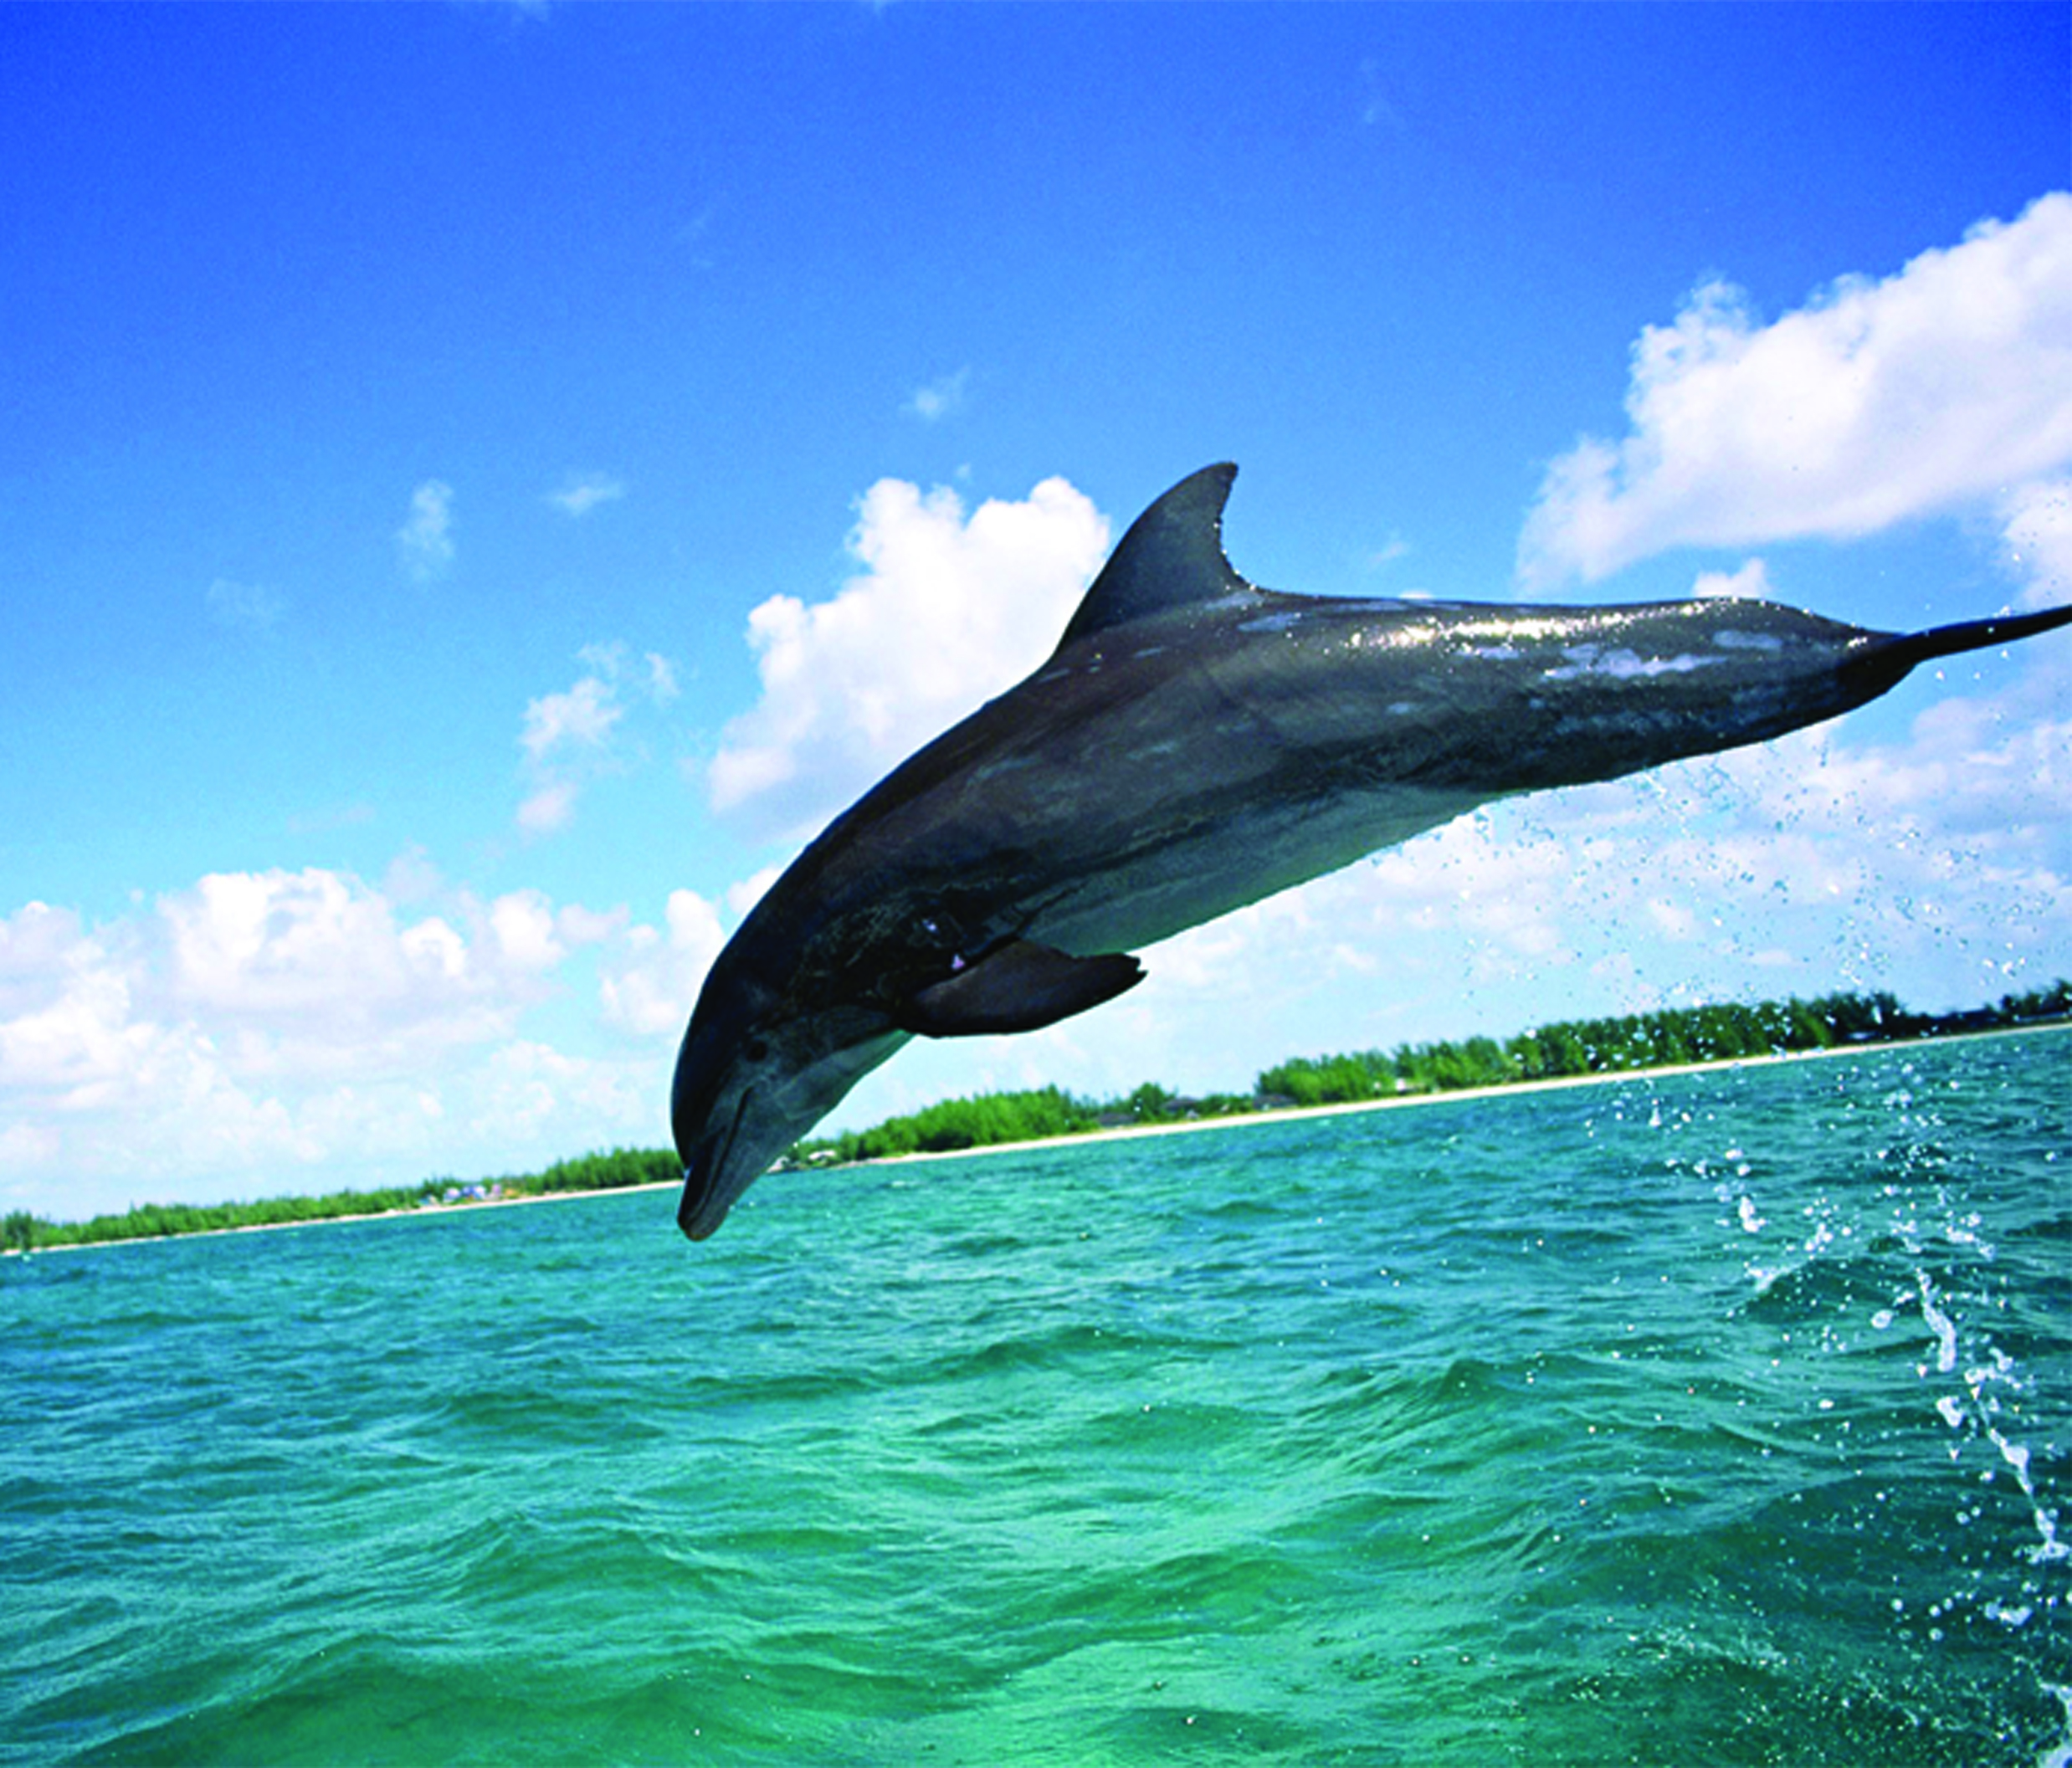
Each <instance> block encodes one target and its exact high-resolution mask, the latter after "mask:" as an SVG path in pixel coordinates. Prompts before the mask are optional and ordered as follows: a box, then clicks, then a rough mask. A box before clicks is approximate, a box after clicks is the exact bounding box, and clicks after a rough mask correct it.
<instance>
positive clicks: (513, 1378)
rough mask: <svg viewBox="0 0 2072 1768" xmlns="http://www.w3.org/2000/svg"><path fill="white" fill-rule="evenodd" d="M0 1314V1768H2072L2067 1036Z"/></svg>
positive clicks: (816, 1187)
mask: <svg viewBox="0 0 2072 1768" xmlns="http://www.w3.org/2000/svg"><path fill="white" fill-rule="evenodd" d="M673 1207H674V1204H673V1199H672V1198H671V1197H669V1196H667V1195H664V1194H662V1193H659V1192H646V1193H639V1194H632V1195H622V1196H617V1197H601V1198H587V1199H582V1200H578V1201H572V1202H559V1203H549V1204H542V1205H538V1206H535V1207H524V1208H508V1209H500V1210H481V1211H475V1212H455V1213H451V1214H448V1215H445V1216H442V1217H437V1218H434V1219H401V1220H389V1221H381V1222H362V1223H357V1224H340V1225H333V1226H321V1227H310V1228H305V1229H300V1230H296V1231H293V1232H275V1233H261V1234H249V1235H242V1236H233V1237H224V1238H211V1239H203V1240H187V1241H179V1242H171V1243H157V1244H151V1245H138V1246H129V1247H119V1248H105V1249H100V1250H90V1251H84V1252H76V1253H74V1252H67V1253H44V1254H39V1255H38V1256H36V1257H34V1258H30V1259H28V1260H27V1261H21V1260H11V1261H8V1262H7V1263H4V1264H0V1400H3V1402H4V1412H0V1759H4V1760H8V1761H16V1762H36V1763H45V1762H64V1761H125V1762H127V1761H135V1762H201V1763H254V1764H294V1763H357V1762H375V1761H378V1762H403V1763H411V1762H425V1763H449V1762H529V1761H554V1762H561V1761H569V1762H668V1763H679V1762H680V1763H737V1762H738V1763H749V1762H781V1763H787V1764H790V1763H808V1764H811V1763H827V1764H856V1765H888V1768H890V1765H900V1768H904V1765H910V1764H951V1763H972V1764H1057V1765H1069V1768H1090V1765H1102V1764H1135V1763H1169V1762H1176V1763H1187V1762H1198V1763H1216V1764H1223V1763H1232V1762H1248V1761H1258V1762H1270V1763H1287V1764H1297V1763H1319V1764H1322V1763H1346V1764H1361V1765H1381V1764H1394V1763H1400V1764H1404V1765H1416V1768H1431V1765H1444V1764H1460V1765H1469V1764H1473V1765H1477V1768H1481V1765H1486V1764H1492V1763H1519V1764H1533V1765H1536V1768H1545V1765H1548V1764H1568V1763H1576V1764H1598V1763H1661V1764H1665V1765H1669V1764H1674V1765H1676V1768H1693V1765H1698V1764H1705V1765H1714V1764H1730V1763H1767V1764H1816V1763H1818V1764H1832V1765H1837V1768H1872V1765H1897V1764H1951V1765H1964V1768H1976V1765H1980V1764H1989V1763H2012V1764H2022V1765H2025V1768H2026V1765H2049V1768H2063V1765H2064V1764H2066V1763H2067V1762H2068V1761H2072V1721H2069V1719H2068V1713H2069V1711H2072V1553H2069V1550H2068V1544H2072V1514H2067V1513H2065V1512H2064V1498H2065V1495H2066V1493H2067V1489H2068V1482H2069V1481H2072V1035H2068V1034H2066V1033H2034V1034H2029V1035H2026V1036H2023V1037H2018V1038H1998V1039H1991V1040H1973V1041H1967V1042H1964V1043H1952V1044H1945V1045H1941V1046H1936V1047H1921V1048H1910V1049H1895V1050H1886V1051H1880V1052H1875V1053H1864V1054H1860V1055H1852V1056H1849V1057H1845V1058H1835V1059H1829V1060H1821V1061H1805V1062H1797V1063H1785V1064H1780V1065H1777V1066H1772V1067H1760V1068H1742V1069H1736V1070H1721V1071H1713V1072H1710V1073H1705V1074H1689V1075H1681V1076H1671V1077H1663V1078H1659V1079H1651V1080H1650V1079H1638V1080H1633V1081H1631V1082H1625V1083H1621V1084H1616V1085H1603V1086H1592V1087H1583V1088H1576V1089H1563V1090H1546V1091H1535V1092H1530V1093H1524V1092H1521V1093H1516V1094H1509V1095H1506V1096H1504V1097H1500V1098H1497V1099H1479V1100H1456V1101H1448V1102H1444V1103H1439V1104H1424V1105H1419V1106H1416V1107H1413V1108H1410V1109H1401V1110H1387V1111H1381V1112H1376V1113H1372V1114H1367V1115H1359V1116H1349V1117H1339V1118H1331V1119H1321V1120H1306V1121H1299V1122H1284V1123H1279V1124H1256V1125H1247V1126H1244V1127H1240V1128H1234V1129H1231V1130H1222V1131H1218V1132H1216V1133H1213V1134H1203V1135H1179V1136H1172V1137H1167V1138H1160V1139H1154V1140H1137V1141H1123V1142H1115V1143H1109V1144H1106V1145H1082V1146H1077V1147H1065V1148H1059V1149H1053V1150H1039V1151H1030V1152H1023V1153H1017V1154H996V1155H991V1156H983V1157H978V1158H971V1159H964V1160H949V1161H931V1162H925V1163H916V1164H911V1165H905V1166H882V1167H875V1168H869V1169H856V1170H851V1171H828V1172H819V1173H813V1174H799V1175H790V1176H777V1177H773V1178H770V1179H767V1180H765V1181H763V1182H762V1184H761V1185H759V1186H757V1187H756V1190H755V1191H753V1192H751V1195H750V1197H749V1198H748V1199H747V1200H746V1202H744V1204H743V1205H742V1206H741V1207H739V1208H737V1209H736V1212H735V1213H734V1215H733V1217H732V1218H731V1220H730V1221H729V1222H728V1224H727V1226H726V1229H725V1230H724V1231H723V1232H721V1234H720V1235H719V1237H718V1238H715V1239H714V1240H713V1241H711V1242H710V1243H707V1244H706V1245H705V1246H704V1247H702V1248H693V1247H691V1246H690V1245H689V1244H687V1243H685V1242H684V1241H682V1240H681V1239H680V1238H679V1237H678V1235H677V1233H676V1231H675V1228H674V1225H673V1222H672V1211H673Z"/></svg>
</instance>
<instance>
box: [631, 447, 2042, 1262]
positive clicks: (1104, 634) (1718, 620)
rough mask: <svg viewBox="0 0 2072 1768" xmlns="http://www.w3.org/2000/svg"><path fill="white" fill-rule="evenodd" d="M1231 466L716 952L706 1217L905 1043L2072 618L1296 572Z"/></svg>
mask: <svg viewBox="0 0 2072 1768" xmlns="http://www.w3.org/2000/svg"><path fill="white" fill-rule="evenodd" d="M1236 470H1237V469H1235V468H1234V467H1231V466H1215V467H1209V468H1207V469H1204V470H1203V471H1202V472H1199V473H1197V474H1194V475H1193V477H1192V478H1191V479H1185V480H1183V481H1182V483H1181V484H1178V485H1176V486H1175V487H1174V488H1173V489H1172V490H1170V491H1168V492H1167V494H1166V495H1164V496H1163V497H1162V498H1160V499H1159V500H1158V501H1157V503H1155V504H1153V505H1151V508H1150V509H1149V510H1146V511H1145V513H1144V514H1143V515H1141V517H1139V518H1138V520H1137V521H1136V523H1135V525H1133V526H1132V527H1131V530H1130V531H1129V532H1128V533H1127V534H1126V535H1125V536H1123V539H1122V542H1121V545H1120V546H1117V547H1116V548H1115V551H1114V553H1113V554H1112V555H1111V556H1110V558H1109V561H1108V563H1107V565H1106V566H1105V568H1104V569H1103V571H1101V574H1100V577H1099V578H1097V579H1096V580H1095V583H1094V586H1093V587H1092V588H1091V589H1090V590H1089V591H1088V592H1087V593H1086V597H1085V601H1084V602H1081V603H1080V608H1079V612H1077V613H1076V614H1075V615H1074V617H1073V619H1072V622H1071V624H1070V625H1069V626H1068V627H1067V628H1065V633H1064V638H1063V639H1062V640H1061V641H1060V642H1059V646H1058V648H1057V650H1056V651H1055V653H1053V655H1052V656H1051V658H1050V659H1049V661H1048V662H1047V663H1045V664H1044V665H1043V666H1042V667H1041V668H1040V669H1038V670H1037V671H1036V673H1035V674H1033V675H1031V676H1030V677H1029V678H1028V679H1027V680H1026V681H1024V682H1023V683H1021V684H1020V685H1018V686H1017V687H1014V688H1012V689H1008V692H1006V693H1005V694H1002V695H1000V697H999V698H998V699H997V700H992V701H990V702H988V703H987V705H984V706H982V707H981V708H980V709H979V710H977V712H975V713H973V714H972V715H971V716H970V717H969V718H967V719H966V720H964V721H963V722H962V724H960V725H957V726H956V727H955V728H954V729H952V730H949V731H947V732H946V733H945V734H944V735H941V736H940V737H938V738H936V741H934V742H932V743H931V744H929V745H928V746H927V747H926V748H925V749H923V750H921V751H920V752H919V753H918V754H917V755H915V756H913V757H912V758H911V759H910V760H909V761H905V763H903V764H902V765H901V766H900V767H898V768H896V769H895V771H893V772H892V773H890V775H888V776H886V777H885V779H884V780H882V781H881V782H879V784H878V785H877V786H875V787H873V788H872V789H871V790H870V791H869V792H867V793H865V794H864V797H862V798H861V799H859V801H858V802H856V803H855V804H854V806H852V807H850V808H849V810H848V811H846V812H844V813H843V814H842V815H841V816H840V817H837V818H836V819H835V820H834V822H833V823H831V824H829V825H828V828H827V830H826V831H825V832H824V833H823V834H822V835H821V836H820V837H819V838H818V840H816V841H815V842H814V843H813V845H812V846H810V847H809V848H807V849H806V851H805V852H804V853H802V854H801V855H800V856H799V858H798V860H797V861H796V862H795V863H794V864H792V867H791V869H789V870H788V871H787V872H786V873H785V874H784V875H783V876H782V878H780V879H778V880H777V883H776V884H773V885H772V887H771V889H770V890H769V891H768V893H767V894H766V895H765V896H764V897H763V898H762V901H761V902H759V903H758V904H756V908H755V910H754V911H753V912H752V913H751V915H749V917H748V919H747V920H746V921H745V922H744V923H743V924H742V925H741V929H740V930H739V931H738V932H736V934H735V935H734V937H733V939H732V940H731V941H730V942H729V944H728V945H727V947H726V950H725V951H723V952H721V955H720V957H719V960H718V961H717V962H716V963H715V965H714V966H713V967H712V971H711V974H710V976H709V977H708V978H707V980H706V982H705V990H704V992H703V993H702V994H701V995H700V997H699V1001H698V1005H697V1009H696V1011H695V1012H694V1013H693V1014H692V1016H691V1020H690V1027H689V1029H688V1030H687V1031H686V1032H685V1036H684V1043H683V1048H682V1051H681V1053H680V1055H679V1057H678V1058H677V1064H676V1081H675V1087H674V1098H673V1101H672V1104H673V1112H672V1115H673V1118H674V1130H675V1138H676V1148H677V1152H678V1154H679V1155H680V1156H681V1157H682V1159H683V1161H684V1166H685V1184H684V1193H683V1202H682V1204H681V1207H680V1209H679V1212H678V1216H677V1219H678V1221H679V1222H680V1224H681V1225H682V1227H683V1229H684V1232H685V1233H687V1234H689V1235H690V1237H691V1238H693V1239H694V1240H701V1239H703V1238H705V1236H706V1235H708V1234H710V1233H711V1232H713V1231H714V1230H715V1228H717V1227H719V1225H720V1223H721V1221H722V1220H724V1219H725V1217H726V1212H727V1210H728V1209H729V1207H731V1205H732V1204H733V1202H734V1201H735V1199H736V1198H737V1197H740V1196H741V1193H742V1192H743V1191H746V1189H747V1188H748V1186H749V1185H750V1184H751V1182H752V1181H754V1180H755V1179H756V1176H758V1175H760V1174H761V1173H762V1172H763V1171H765V1170H767V1168H768V1166H770V1164H771V1163H772V1161H774V1160H776V1159H777V1156H780V1155H782V1153H783V1152H784V1151H785V1150H786V1149H787V1148H788V1147H789V1146H790V1145H791V1144H792V1142H794V1141H795V1140H798V1137H800V1136H801V1135H804V1134H805V1133H806V1132H807V1131H808V1130H810V1129H811V1128H812V1127H813V1125H814V1124H816V1123H817V1122H818V1121H819V1120H820V1119H821V1118H822V1117H823V1116H824V1115H826V1114H827V1113H828V1111H830V1110H832V1109H833V1107H834V1106H835V1105H836V1104H837V1103H839V1101H840V1099H842V1097H843V1095H844V1094H846V1093H847V1092H848V1091H849V1089H850V1088H851V1087H852V1086H853V1085H854V1084H855V1083H856V1082H857V1081H858V1080H859V1079H860V1078H861V1077H862V1076H863V1075H864V1074H866V1073H868V1072H869V1070H870V1069H872V1068H875V1067H876V1066H877V1065H878V1064H879V1063H881V1062H883V1061H885V1058H887V1057H889V1056H890V1055H891V1054H892V1053H893V1052H894V1051H895V1050H897V1049H898V1048H900V1045H901V1044H902V1043H905V1041H906V1040H907V1038H909V1037H910V1036H912V1035H914V1034H915V1033H919V1034H921V1035H924V1036H932V1037H956V1036H959V1035H965V1034H971V1033H984V1032H1013V1031H1029V1030H1033V1029H1035V1028H1036V1027H1039V1026H1044V1025H1048V1024H1051V1023H1053V1022H1055V1021H1057V1020H1059V1019H1062V1018H1064V1017H1068V1016H1069V1015H1071V1014H1073V1013H1076V1012H1085V1010H1086V1009H1087V1008H1089V1007H1095V1006H1098V1005H1099V1004H1100V1002H1104V1001H1106V1000H1109V999H1110V998H1112V997H1114V996H1115V995H1117V994H1120V993H1121V992H1122V991H1123V990H1124V989H1126V988H1128V987H1130V986H1131V985H1132V984H1133V983H1135V982H1136V981H1138V980H1140V979H1141V975H1142V971H1141V966H1139V965H1138V963H1137V961H1136V959H1135V958H1133V957H1131V956H1128V955H1127V954H1128V953H1129V951H1131V949H1132V948H1134V947H1136V946H1140V945H1147V944H1150V943H1151V942H1152V941H1154V940H1162V939H1165V938H1167V937H1168V936H1169V935H1172V934H1175V933H1178V932H1180V931H1181V930H1183V929H1185V928H1187V927H1192V926H1194V925H1198V923H1200V922H1203V921H1206V920H1213V919H1214V918H1215V917H1216V916H1218V915H1227V914H1228V913H1229V912H1230V911H1231V910H1233V909H1238V908H1242V907H1243V906H1244V905H1245V904H1248V903H1253V902H1257V901H1258V900H1259V899H1261V898H1262V897H1265V896H1269V895H1271V894H1274V892H1275V891H1277V890H1284V889H1287V888H1288V887H1289V886H1290V885H1292V884H1300V883H1302V882H1304V881H1305V879H1311V878H1316V877H1318V876H1321V874H1324V873H1326V872H1330V871H1332V870H1335V869H1336V868H1338V867H1340V866H1343V865H1346V864H1350V863H1351V861H1353V860H1355V859H1357V858H1360V857H1361V856H1362V855H1363V854H1366V853H1372V852H1373V851H1374V850H1375V849H1376V848H1383V847H1387V846H1390V845H1392V844H1393V843H1397V842H1399V841H1406V840H1408V838H1410V837H1411V836H1413V835H1415V834H1418V833H1420V832H1422V831H1423V830H1425V829H1428V828H1435V827H1437V826H1438V825H1439V824H1440V823H1446V822H1448V821H1449V820H1451V819H1452V818H1453V817H1457V816H1459V814H1460V813H1461V812H1464V811H1466V810H1469V809H1470V808H1472V807H1474V806H1475V805H1478V804H1482V803H1486V802H1489V801H1490V800H1491V799H1494V798H1502V797H1510V796H1512V795H1514V794H1516V793H1518V792H1536V791H1539V790H1541V789H1542V788H1543V787H1552V786H1572V785H1577V784H1579V783H1581V782H1586V781H1590V780H1608V779H1613V778H1615V777H1617V776H1618V775H1620V774H1626V773H1632V772H1633V771H1636V770H1637V769H1639V768H1643V767H1652V766H1655V765H1657V764H1658V763H1660V762H1663V761H1674V760H1675V759H1676V758H1677V757H1679V756H1689V755H1704V754H1707V753H1710V752H1711V751H1716V750H1722V749H1731V748H1735V747H1736V746H1740V745H1741V744H1745V743H1755V742H1760V741H1762V740H1763V739H1765V738H1767V737H1772V736H1777V735H1780V734H1782V732H1785V731H1787V730H1796V729H1798V727H1799V726H1800V725H1810V724H1813V723H1815V722H1817V721H1818V720H1822V719H1825V718H1831V717H1833V716H1834V715H1835V714H1837V713H1839V712H1845V711H1847V710H1849V709H1850V708H1851V707H1853V706H1859V705H1863V704H1864V702H1865V701H1866V700H1875V699H1876V698H1877V696H1878V695H1880V694H1883V693H1884V692H1885V690H1886V689H1888V688H1890V687H1891V686H1892V685H1893V684H1895V683H1896V682H1897V681H1898V680H1899V679H1900V678H1901V677H1902V676H1903V675H1905V674H1906V673H1907V671H1908V670H1909V669H1912V668H1913V667H1914V665H1915V664H1917V663H1920V662H1921V660H1922V659H1925V658H1929V657H1936V656H1941V655H1945V654H1946V653H1951V652H1955V651H1963V650H1970V649H1973V648H1977V647H1979V646H1982V645H1991V644H1998V643H2005V642H2007V641H2008V640H2011V639H2014V638H2022V637H2025V636H2027V635H2028V633H2034V632H2039V631H2042V630H2044V628H2048V627H2052V626H2057V625H2060V624H2063V623H2065V622H2066V621H2068V620H2072V608H2061V609H2057V610H2054V611H2053V612H2048V613H2043V614H2034V615H2028V616H2020V617H2014V618H2006V619H2000V620H1985V621H1979V622H1976V623H1972V624H1970V625H1966V626H1956V627H1946V628H1938V629H1936V630H1935V631H1932V632H1928V633H1916V634H1911V635H1895V634H1890V633H1872V632H1864V631H1861V630H1859V629H1858V628H1854V627H1849V626H1844V625H1839V624H1838V623H1835V622H1834V621H1831V620H1823V619H1820V618H1818V617H1816V616H1814V615H1811V614H1803V613H1799V612H1795V611H1793V610H1792V609H1790V608H1786V607H1776V606H1773V605H1771V604H1769V603H1766V602H1735V601H1695V602H1655V603H1651V604H1645V605H1639V606H1633V607H1592V608H1570V607H1511V606H1499V605H1495V604H1476V603H1469V602H1398V601H1357V600H1342V599H1338V598H1320V597H1310V596H1290V595H1282V594H1279V593H1276V592H1271V591H1267V590H1261V589H1259V588H1256V587H1254V586H1253V585H1252V584H1249V583H1248V582H1245V581H1244V578H1242V577H1239V576H1238V574H1237V573H1236V572H1235V571H1233V570H1232V569H1231V568H1230V565H1229V563H1228V561H1227V560H1226V559H1225V558H1224V556H1223V547H1222V541H1221V537H1220V530H1221V525H1222V515H1223V503H1224V500H1225V499H1226V498H1227V497H1228V495H1229V492H1230V484H1231V481H1232V479H1233V478H1234V476H1235V474H1236Z"/></svg>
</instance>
